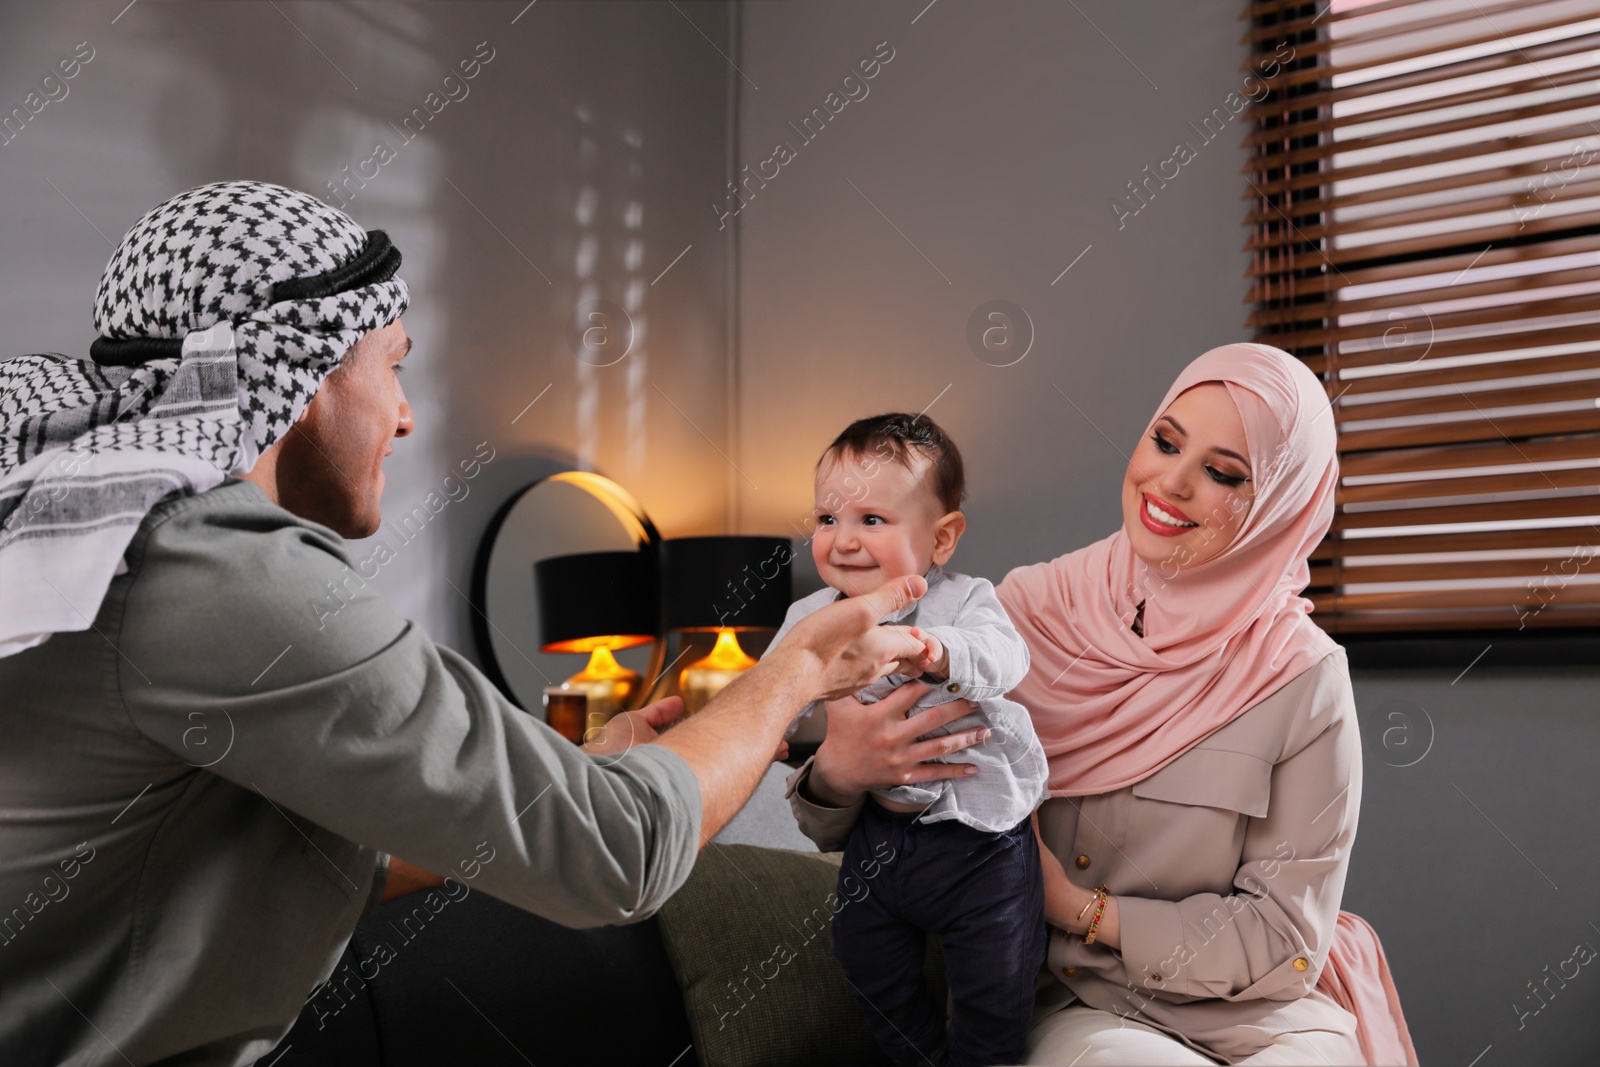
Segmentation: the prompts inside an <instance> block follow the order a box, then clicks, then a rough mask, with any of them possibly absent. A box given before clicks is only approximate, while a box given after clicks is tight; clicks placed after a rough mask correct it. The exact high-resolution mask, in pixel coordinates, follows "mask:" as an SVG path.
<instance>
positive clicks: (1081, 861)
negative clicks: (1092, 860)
mask: <svg viewBox="0 0 1600 1067" xmlns="http://www.w3.org/2000/svg"><path fill="white" fill-rule="evenodd" d="M1088 867H1089V857H1088V856H1079V857H1078V870H1080V871H1082V870H1087V869H1088Z"/></svg>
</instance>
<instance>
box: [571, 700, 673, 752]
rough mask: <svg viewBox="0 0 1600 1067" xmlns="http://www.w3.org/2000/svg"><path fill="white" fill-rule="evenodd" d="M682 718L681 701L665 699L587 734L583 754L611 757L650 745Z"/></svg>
mask: <svg viewBox="0 0 1600 1067" xmlns="http://www.w3.org/2000/svg"><path fill="white" fill-rule="evenodd" d="M682 716H683V698H682V697H665V698H663V699H661V700H658V701H656V702H655V703H654V704H650V705H647V706H645V707H642V708H640V709H639V710H638V711H624V712H622V713H621V714H618V715H613V716H612V717H611V718H610V720H609V721H607V722H606V724H605V725H604V726H598V727H594V728H592V729H589V730H587V731H585V733H584V735H583V750H584V751H585V752H587V753H589V755H591V756H610V755H613V754H615V753H618V752H626V751H628V749H630V748H632V747H633V746H634V745H648V744H649V743H650V742H652V741H654V740H655V739H656V738H657V737H660V736H661V732H662V731H663V730H665V729H666V728H667V727H668V726H670V725H671V724H672V723H674V722H676V721H677V720H678V719H679V718H681V717H682Z"/></svg>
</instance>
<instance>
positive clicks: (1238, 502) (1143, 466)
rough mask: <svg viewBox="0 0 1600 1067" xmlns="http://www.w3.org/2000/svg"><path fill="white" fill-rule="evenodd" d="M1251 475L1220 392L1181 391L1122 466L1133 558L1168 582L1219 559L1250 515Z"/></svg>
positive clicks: (1237, 427) (1236, 423) (1235, 421)
mask: <svg viewBox="0 0 1600 1067" xmlns="http://www.w3.org/2000/svg"><path fill="white" fill-rule="evenodd" d="M1252 473H1253V472H1252V471H1251V469H1250V452H1249V449H1248V447H1247V446H1246V444H1245V435H1244V422H1243V420H1241V419H1240V418H1239V409H1238V408H1237V407H1235V406H1234V403H1233V398H1232V397H1230V396H1229V395H1228V389H1227V387H1226V386H1224V385H1223V384H1222V383H1221V382H1204V383H1202V384H1200V385H1196V386H1194V387H1192V388H1189V389H1185V390H1184V391H1183V392H1182V393H1180V394H1179V395H1178V397H1177V399H1175V400H1174V401H1173V402H1172V403H1171V405H1169V406H1168V407H1167V410H1166V411H1164V412H1162V415H1161V417H1160V418H1158V419H1157V420H1156V422H1155V425H1154V426H1152V427H1150V432H1149V433H1148V434H1146V435H1145V438H1144V440H1142V441H1140V442H1139V446H1138V447H1137V448H1136V449H1134V452H1133V456H1132V457H1131V458H1130V459H1129V461H1128V472H1127V475H1126V476H1125V477H1124V478H1123V482H1122V524H1123V526H1124V528H1125V529H1126V530H1127V532H1128V540H1129V541H1130V542H1131V543H1132V545H1133V551H1134V552H1135V554H1137V555H1138V557H1139V558H1140V559H1142V560H1144V562H1145V563H1147V564H1149V565H1150V566H1152V567H1157V568H1160V570H1161V573H1162V574H1163V575H1165V576H1166V577H1169V578H1170V577H1174V576H1175V575H1176V574H1177V572H1178V570H1179V569H1181V568H1183V567H1191V566H1194V565H1196V564H1199V563H1204V562H1205V561H1206V560H1208V559H1210V558H1212V557H1213V556H1215V555H1216V554H1217V553H1219V552H1221V551H1222V550H1223V549H1224V548H1226V547H1227V546H1228V545H1229V544H1230V543H1231V542H1232V541H1233V538H1234V535H1235V534H1237V533H1238V532H1239V528H1240V527H1241V526H1243V525H1244V521H1245V519H1246V517H1247V516H1248V515H1249V513H1250V502H1251V500H1253V499H1254V497H1255V483H1254V482H1253V481H1252V480H1251V475H1252Z"/></svg>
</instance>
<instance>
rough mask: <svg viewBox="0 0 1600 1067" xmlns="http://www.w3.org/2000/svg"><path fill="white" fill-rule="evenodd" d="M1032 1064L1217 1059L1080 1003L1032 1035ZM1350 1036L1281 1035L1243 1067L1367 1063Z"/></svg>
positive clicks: (1110, 1066) (1181, 1066)
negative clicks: (1354, 1047) (1353, 1045)
mask: <svg viewBox="0 0 1600 1067" xmlns="http://www.w3.org/2000/svg"><path fill="white" fill-rule="evenodd" d="M1027 1055H1028V1058H1027V1060H1026V1062H1027V1063H1029V1064H1041V1065H1042V1064H1048V1065H1050V1067H1168V1065H1172V1067H1201V1065H1206V1067H1209V1065H1213V1064H1215V1063H1217V1062H1218V1061H1216V1060H1213V1059H1211V1058H1209V1057H1207V1056H1205V1055H1202V1054H1201V1053H1199V1052H1196V1051H1195V1050H1194V1049H1193V1048H1190V1047H1189V1046H1188V1045H1185V1044H1184V1043H1183V1042H1181V1041H1179V1040H1178V1039H1177V1038H1175V1037H1173V1036H1172V1035H1171V1034H1168V1033H1166V1032H1165V1031H1163V1030H1158V1029H1156V1028H1155V1027H1153V1026H1150V1025H1148V1024H1146V1023H1141V1022H1138V1021H1137V1020H1134V1019H1124V1018H1123V1017H1122V1016H1120V1015H1117V1014H1116V1013H1114V1012H1109V1011H1101V1010H1100V1009H1098V1008H1090V1007H1086V1006H1084V1005H1082V1004H1074V1005H1072V1006H1071V1007H1068V1008H1063V1009H1062V1010H1060V1011H1057V1012H1053V1013H1052V1014H1050V1015H1048V1016H1046V1017H1045V1018H1044V1019H1041V1020H1040V1021H1039V1023H1038V1024H1037V1025H1035V1026H1034V1028H1033V1030H1032V1032H1031V1033H1029V1035H1028V1053H1027ZM1352 1055H1355V1056H1357V1057H1359V1050H1354V1049H1352V1047H1351V1043H1350V1038H1349V1037H1347V1036H1346V1035H1344V1034H1337V1033H1333V1032H1331V1031H1326V1030H1305V1031H1300V1032H1296V1033H1287V1034H1279V1035H1278V1037H1277V1039H1276V1040H1274V1041H1273V1043H1272V1044H1271V1045H1268V1046H1267V1047H1266V1048H1264V1049H1262V1050H1261V1051H1260V1052H1258V1053H1256V1054H1255V1055H1254V1056H1251V1057H1249V1058H1248V1059H1244V1060H1240V1061H1239V1067H1245V1065H1249V1067H1267V1065H1276V1064H1307V1065H1315V1067H1326V1065H1332V1067H1348V1065H1351V1064H1357V1065H1359V1064H1362V1063H1363V1061H1362V1060H1360V1059H1359V1058H1357V1059H1352V1058H1351V1057H1352Z"/></svg>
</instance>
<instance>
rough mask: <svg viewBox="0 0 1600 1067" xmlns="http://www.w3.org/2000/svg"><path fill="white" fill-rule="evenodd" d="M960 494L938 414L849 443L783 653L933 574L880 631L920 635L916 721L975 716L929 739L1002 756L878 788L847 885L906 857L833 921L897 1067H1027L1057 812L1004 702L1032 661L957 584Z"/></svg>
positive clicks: (851, 848) (824, 479)
mask: <svg viewBox="0 0 1600 1067" xmlns="http://www.w3.org/2000/svg"><path fill="white" fill-rule="evenodd" d="M964 481H965V478H964V474H963V470H962V463H961V454H960V452H958V451H957V449H956V446H955V443H954V442H953V441H951V440H950V438H949V437H948V436H947V435H946V434H945V433H944V431H943V430H941V429H940V428H939V427H938V426H936V425H935V424H934V423H933V421H932V420H930V419H929V418H928V417H927V416H925V415H917V416H913V415H905V414H889V415H877V416H873V417H872V418H867V419H860V420H858V421H856V422H854V423H852V424H851V425H850V426H849V427H847V428H846V429H845V431H844V432H843V433H841V434H840V435H839V436H838V437H837V438H836V439H835V440H834V442H833V443H832V444H831V445H829V446H828V448H827V450H826V451H825V452H824V453H823V454H822V458H821V460H819V461H818V463H817V475H816V500H817V511H816V519H817V526H816V530H815V533H814V534H813V537H812V541H811V554H812V559H813V560H814V561H815V563H816V565H817V572H818V574H820V575H821V577H822V580H823V581H824V582H826V583H827V588H825V589H821V590H818V591H817V592H816V593H813V594H812V595H811V596H808V597H805V598H803V599H801V600H799V601H797V602H795V603H794V604H793V605H791V606H790V608H789V613H788V616H787V617H786V618H785V619H784V623H783V627H782V628H781V629H780V630H779V631H778V633H777V635H776V636H775V637H774V638H773V640H772V644H771V645H770V646H769V647H775V646H776V645H777V644H778V642H779V641H780V640H782V638H783V636H784V634H785V633H787V632H788V630H789V629H790V628H791V627H792V626H793V625H794V624H795V623H796V622H798V621H799V620H800V619H802V618H804V617H805V616H806V615H809V614H810V613H811V612H813V611H816V610H817V609H819V608H821V607H823V606H824V605H826V604H828V603H831V602H832V601H834V600H836V599H838V598H839V597H841V596H857V595H860V594H863V593H869V592H871V591H872V590H874V589H876V588H877V587H878V586H880V585H882V584H883V583H884V582H887V581H890V580H892V579H894V578H899V577H902V576H904V575H907V574H921V575H922V576H923V577H924V578H925V579H926V580H927V582H928V591H927V592H926V593H925V594H924V595H923V596H922V598H921V599H919V600H917V601H915V602H914V603H912V604H909V605H907V606H906V607H905V608H903V609H901V610H899V611H896V612H893V613H891V614H890V615H888V616H886V617H885V618H884V619H883V620H882V622H883V623H893V624H898V625H904V626H914V627H916V628H917V629H918V630H920V631H921V633H922V634H923V639H924V643H925V653H926V655H927V658H928V665H927V667H926V668H925V670H924V672H923V674H922V675H921V676H920V680H921V681H924V682H928V683H931V684H932V685H933V687H934V688H933V689H932V690H930V691H929V692H928V693H927V694H925V695H924V696H923V697H921V698H920V699H919V700H918V701H917V702H916V704H915V705H913V706H912V708H911V710H910V711H909V712H908V715H915V714H917V713H918V712H920V711H923V710H925V709H927V708H930V707H933V706H935V705H938V704H943V703H947V702H949V701H953V700H970V701H972V702H973V704H974V710H973V712H972V713H971V714H970V715H965V716H962V717H961V718H959V719H956V720H955V721H954V722H952V723H950V724H949V725H948V726H945V727H941V728H938V729H935V730H932V731H930V733H929V734H928V735H926V736H930V737H931V736H935V735H939V734H945V733H959V732H961V731H965V730H970V729H973V728H975V727H979V726H987V727H988V728H989V731H990V735H989V740H988V741H986V742H984V743H983V744H981V745H979V746H976V747H974V748H970V749H966V750H964V751H962V752H958V753H954V754H952V755H950V756H949V757H947V758H946V762H951V763H973V764H976V765H977V766H978V772H977V773H976V774H974V775H971V776H970V777H962V778H953V779H948V780H945V781H939V782H930V783H927V784H925V785H903V786H895V787H893V788H889V789H879V790H874V791H873V792H872V793H871V797H872V802H871V803H868V804H865V805H863V807H862V815H861V818H860V819H859V820H858V821H857V822H856V824H855V827H854V829H853V830H852V831H851V835H850V839H849V841H848V843H847V844H846V846H845V853H844V858H843V861H842V863H841V866H840V872H841V876H843V873H844V872H846V871H854V870H865V869H869V868H867V867H865V866H862V864H864V863H865V862H866V861H867V860H870V859H873V858H877V859H879V860H881V858H882V856H883V855H884V853H883V852H882V851H879V849H880V846H881V845H882V844H885V843H886V844H887V845H888V846H889V847H890V848H891V849H892V850H893V851H892V852H891V853H889V854H890V855H892V856H894V857H895V858H894V859H893V860H891V861H889V862H888V863H885V864H881V866H880V867H879V868H877V869H878V873H877V874H876V875H875V877H874V878H873V881H872V883H871V885H870V888H869V890H868V892H867V894H866V896H864V897H860V898H859V899H849V900H848V901H847V903H846V904H845V906H844V908H843V909H842V910H840V911H839V912H838V913H837V914H836V915H835V916H834V920H833V947H834V954H835V955H836V956H837V957H838V959H839V963H840V965H841V966H842V967H843V968H844V971H845V975H846V977H847V978H849V980H850V982H851V984H852V985H853V986H854V987H855V989H856V992H857V994H858V996H859V998H860V1000H861V1007H862V1012H863V1015H864V1016H865V1018H866V1021H867V1024H868V1025H869V1026H870V1027H871V1028H872V1031H873V1033H874V1035H875V1036H876V1038H877V1040H878V1043H879V1044H880V1045H881V1046H882V1047H883V1049H884V1051H885V1052H886V1053H888V1054H889V1056H890V1058H891V1059H893V1060H894V1062H896V1063H901V1064H918V1065H921V1064H925V1063H927V1062H928V1061H929V1059H930V1058H931V1059H932V1062H934V1063H940V1062H946V1061H947V1062H949V1063H952V1064H956V1065H962V1064H994V1063H1019V1062H1021V1060H1022V1058H1023V1054H1024V1043H1025V1041H1026V1038H1027V1034H1028V1024H1029V1021H1030V1018H1031V1015H1032V1011H1033V1002H1034V988H1035V984H1036V982H1037V979H1038V974H1039V968H1040V966H1041V965H1042V963H1043V961H1044V952H1045V926H1044V890H1043V884H1042V880H1041V875H1040V866H1039V851H1038V842H1037V840H1036V839H1035V837H1034V835H1033V828H1032V821H1031V815H1032V813H1033V810H1034V808H1035V807H1037V806H1038V804H1039V802H1040V801H1041V800H1043V799H1044V796H1045V778H1046V773H1047V768H1046V762H1045V755H1044V750H1043V748H1042V747H1041V746H1040V744H1039V740H1038V738H1037V737H1035V736H1034V733H1033V727H1032V724H1031V722H1030V720H1029V718H1028V712H1027V709H1025V708H1023V707H1022V705H1020V704H1018V703H1016V702H1015V701H1011V700H1007V699H1006V697H1005V694H1006V693H1007V692H1008V691H1009V690H1010V689H1012V688H1013V687H1014V686H1016V685H1017V684H1018V683H1019V682H1021V681H1022V678H1023V675H1025V674H1026V673H1027V670H1028V650H1027V646H1026V645H1024V644H1023V641H1022V638H1021V637H1020V636H1019V635H1018V634H1017V631H1016V630H1015V628H1013V627H1012V625H1011V621H1010V620H1009V619H1008V618H1007V617H1006V613H1005V609H1004V608H1002V607H1001V606H1000V601H999V600H998V599H997V598H996V596H995V592H994V586H993V585H991V584H990V583H989V582H988V581H986V580H984V579H982V578H975V577H971V576H968V575H964V574H957V573H955V572H953V571H946V570H945V569H944V565H945V564H946V563H947V562H949V560H950V557H951V555H952V554H953V553H954V552H955V548H956V543H957V542H958V541H959V540H960V539H961V535H962V533H963V532H964V531H965V529H966V517H965V516H964V515H963V514H962V512H961V511H960V506H961V498H962V496H963V495H964V489H965V485H964ZM911 680H913V679H912V677H911V676H909V675H903V674H891V675H889V676H888V677H886V678H883V679H880V680H879V681H877V682H875V683H873V684H872V685H871V686H868V687H867V688H866V689H863V690H861V691H859V692H857V693H856V699H857V700H860V701H862V702H864V703H871V702H875V701H877V700H879V699H882V698H883V697H884V696H886V695H887V694H888V693H890V692H892V691H893V690H894V689H895V688H896V687H898V686H900V685H902V684H904V683H905V682H907V681H911ZM815 707H816V705H815V704H813V705H811V706H810V707H808V708H806V709H805V711H803V712H802V713H801V714H802V716H804V715H809V714H810V713H811V712H812V711H813V710H814V709H815ZM796 722H797V723H798V720H796ZM793 730H794V725H791V727H790V733H791V734H792V733H793ZM858 888H859V887H858ZM845 896H846V894H845V893H844V890H843V889H841V890H840V899H841V900H844V899H845ZM929 932H932V933H937V934H938V935H939V937H940V941H941V943H942V946H943V949H944V958H945V966H946V971H947V974H948V978H949V985H950V993H951V1001H952V1005H953V1014H952V1015H951V1018H950V1020H949V1024H948V1028H947V1027H946V1024H945V1021H944V1018H943V1011H942V1008H943V1006H942V1005H936V1004H935V1003H934V1002H933V999H932V997H931V996H930V995H929V994H928V992H927V990H926V988H925V987H924V984H923V976H922V967H923V954H924V943H925V942H924V938H925V935H926V934H927V933H929Z"/></svg>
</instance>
